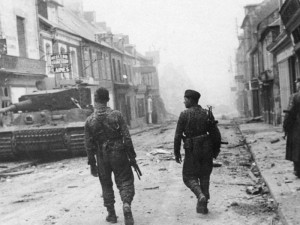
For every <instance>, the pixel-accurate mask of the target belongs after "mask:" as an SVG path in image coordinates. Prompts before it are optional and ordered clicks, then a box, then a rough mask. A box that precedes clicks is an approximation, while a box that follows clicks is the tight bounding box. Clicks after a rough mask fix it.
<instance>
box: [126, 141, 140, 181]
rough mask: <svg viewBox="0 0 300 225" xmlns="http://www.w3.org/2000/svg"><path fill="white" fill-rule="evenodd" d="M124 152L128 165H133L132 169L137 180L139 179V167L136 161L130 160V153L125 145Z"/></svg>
mask: <svg viewBox="0 0 300 225" xmlns="http://www.w3.org/2000/svg"><path fill="white" fill-rule="evenodd" d="M123 143H125V140H124V137H123ZM125 153H126V155H127V158H128V160H129V162H130V165H131V166H132V167H133V169H134V171H135V172H136V175H137V176H138V178H139V180H140V179H141V176H142V172H141V170H140V167H139V166H138V164H137V163H136V161H135V160H134V161H132V160H130V159H132V158H133V157H132V156H130V153H129V152H128V151H127V148H126V146H125Z"/></svg>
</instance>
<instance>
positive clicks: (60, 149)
mask: <svg viewBox="0 0 300 225" xmlns="http://www.w3.org/2000/svg"><path fill="white" fill-rule="evenodd" d="M92 112H93V108H92V105H91V90H90V89H89V88H88V87H71V88H66V89H53V90H47V91H38V92H34V93H32V94H27V95H23V96H21V97H20V98H19V102H18V103H15V104H12V105H10V106H8V107H6V108H1V109H0V160H6V159H17V158H30V159H33V158H40V157H47V156H51V155H53V154H63V155H66V156H70V157H72V156H78V155H84V154H85V148H84V124H85V120H86V118H87V117H88V116H89V115H90V114H91V113H92Z"/></svg>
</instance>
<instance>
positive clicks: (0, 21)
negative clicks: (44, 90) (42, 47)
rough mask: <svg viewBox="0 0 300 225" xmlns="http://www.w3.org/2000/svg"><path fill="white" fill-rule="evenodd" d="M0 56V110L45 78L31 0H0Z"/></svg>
mask: <svg viewBox="0 0 300 225" xmlns="http://www.w3.org/2000/svg"><path fill="white" fill-rule="evenodd" d="M0 55H1V58H0V107H6V106H8V105H9V104H11V103H14V102H18V98H19V97H20V96H21V95H23V94H27V93H32V92H33V91H35V90H36V86H35V83H36V81H38V80H40V79H43V78H44V77H46V71H45V61H44V60H42V59H40V54H39V34H38V19H37V7H36V1H35V0H15V1H4V0H1V1H0Z"/></svg>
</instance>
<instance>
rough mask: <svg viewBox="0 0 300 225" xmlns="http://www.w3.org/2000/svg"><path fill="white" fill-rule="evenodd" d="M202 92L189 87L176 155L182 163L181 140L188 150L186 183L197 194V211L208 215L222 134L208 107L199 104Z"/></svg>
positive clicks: (175, 148) (178, 131)
mask: <svg viewBox="0 0 300 225" xmlns="http://www.w3.org/2000/svg"><path fill="white" fill-rule="evenodd" d="M199 98H200V93H199V92H197V91H194V90H186V91H185V94H184V104H185V107H186V108H187V109H186V110H184V111H183V112H181V114H180V116H179V119H178V123H177V127H176V132H175V138H174V155H175V159H176V162H177V163H181V162H182V160H181V154H180V147H181V140H183V142H184V144H183V148H184V149H185V158H184V163H183V171H182V175H183V182H184V184H185V185H186V186H187V187H188V188H190V189H191V191H192V192H193V193H194V194H195V195H196V197H197V206H196V211H197V213H202V214H207V213H208V209H207V203H208V200H209V198H210V195H209V182H210V174H211V172H212V168H213V158H216V157H217V156H218V154H219V152H220V144H221V135H220V132H219V129H218V127H217V125H216V124H210V123H209V122H208V121H209V115H208V110H206V109H203V108H202V107H201V106H200V105H198V101H199Z"/></svg>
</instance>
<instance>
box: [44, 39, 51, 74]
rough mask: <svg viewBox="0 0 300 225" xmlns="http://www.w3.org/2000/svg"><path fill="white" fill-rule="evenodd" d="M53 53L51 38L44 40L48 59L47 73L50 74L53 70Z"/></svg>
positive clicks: (45, 57)
mask: <svg viewBox="0 0 300 225" xmlns="http://www.w3.org/2000/svg"><path fill="white" fill-rule="evenodd" d="M51 55H52V42H51V41H49V40H44V59H45V61H46V74H48V75H49V74H50V73H51V72H52V68H51Z"/></svg>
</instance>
